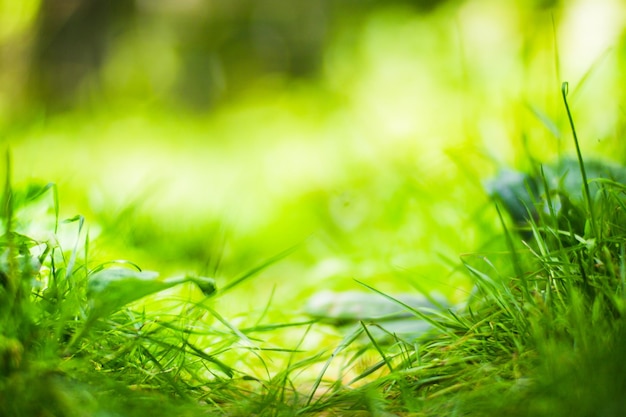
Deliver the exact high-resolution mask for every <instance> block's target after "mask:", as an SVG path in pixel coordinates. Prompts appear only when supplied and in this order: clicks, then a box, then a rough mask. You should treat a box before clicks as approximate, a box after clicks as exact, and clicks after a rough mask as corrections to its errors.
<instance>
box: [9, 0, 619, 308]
mask: <svg viewBox="0 0 626 417" xmlns="http://www.w3.org/2000/svg"><path fill="white" fill-rule="evenodd" d="M625 22H626V6H624V4H623V2H621V1H620V0H571V1H567V2H565V1H559V0H509V1H501V0H465V1H461V0H388V1H384V2H383V1H374V0H361V1H355V0H335V1H329V0H309V1H306V2H292V1H285V0H230V1H219V0H215V1H210V0H209V1H201V0H124V1H116V2H111V1H104V0H55V1H41V0H21V1H11V0H0V132H1V136H0V137H1V138H2V141H3V144H4V147H5V148H7V149H9V150H10V153H11V155H12V159H13V165H14V166H13V172H14V182H15V183H16V184H24V183H26V182H28V181H36V182H41V183H47V182H54V183H56V184H57V185H58V190H59V195H60V208H61V213H62V215H63V216H66V217H70V216H73V215H74V214H76V213H81V214H83V215H85V217H86V220H87V224H88V225H89V230H90V232H89V233H90V238H91V239H95V240H96V244H93V245H91V246H90V251H91V259H92V261H93V262H102V261H104V260H109V259H116V258H124V259H128V260H132V261H134V262H136V263H138V264H139V265H141V266H142V267H143V268H145V269H153V270H159V271H162V272H164V273H165V274H170V273H171V274H174V273H180V272H190V273H200V274H204V275H209V276H215V277H217V278H218V283H219V284H222V285H223V284H224V283H226V282H228V281H229V280H231V279H233V277H235V276H237V275H238V274H241V273H243V272H245V271H246V270H248V269H250V268H252V267H253V266H254V265H256V264H258V263H260V262H263V260H265V259H267V258H270V257H271V256H273V255H275V254H277V253H279V252H281V251H283V250H285V249H286V248H290V247H292V246H294V245H297V250H296V251H295V252H294V253H293V254H291V255H290V256H289V257H288V258H286V259H285V260H283V261H281V262H280V263H278V264H276V265H275V266H273V267H272V268H270V269H268V270H267V271H265V272H264V273H263V274H262V276H260V277H259V278H258V279H256V280H253V281H251V282H249V283H248V284H247V286H243V287H241V288H240V289H239V290H238V291H240V293H239V294H240V295H241V297H238V298H235V300H237V301H236V302H234V303H233V302H229V303H228V304H227V305H226V304H225V305H224V306H222V308H224V309H227V310H231V312H232V313H233V314H235V313H236V312H242V314H243V313H244V312H245V314H250V312H254V311H259V314H264V313H261V311H263V310H264V308H265V305H266V304H267V303H270V299H271V297H272V294H274V295H273V297H274V301H273V303H274V304H273V305H275V306H276V310H277V311H276V312H275V314H277V315H280V314H281V311H297V310H298V309H299V308H300V306H301V302H300V301H301V300H303V299H304V298H305V297H307V296H308V295H310V294H311V293H312V292H314V291H316V290H318V289H333V290H345V289H358V288H359V285H358V284H357V283H355V281H354V279H358V280H361V281H364V282H367V283H368V284H370V285H373V286H375V287H376V288H379V289H380V290H383V291H409V290H410V291H413V290H415V288H420V289H424V290H427V291H429V290H434V289H436V290H437V291H439V292H442V293H444V294H445V295H447V296H448V297H451V298H452V299H454V300H461V299H463V297H465V296H466V295H467V290H468V288H469V283H468V282H467V279H466V277H465V275H464V274H463V273H461V272H459V270H458V268H457V265H458V259H459V256H464V255H463V254H465V253H474V252H480V251H488V250H489V248H490V245H491V244H492V241H493V238H494V236H497V234H498V233H499V231H500V230H501V226H500V225H499V221H498V218H497V215H496V212H495V210H494V208H493V207H492V205H491V203H490V202H489V201H488V199H487V198H486V196H485V194H484V191H483V189H482V185H481V184H482V181H483V180H484V179H485V178H488V177H489V176H492V175H494V174H495V173H496V172H497V171H498V169H500V168H501V167H503V166H510V167H516V168H520V169H524V168H528V166H529V164H530V161H531V160H533V159H534V160H538V161H553V160H555V159H556V158H558V157H559V155H562V154H569V153H571V151H572V149H573V148H572V141H571V133H570V131H569V127H568V124H567V117H566V114H565V112H564V107H563V101H562V97H561V83H562V82H564V81H568V82H569V100H570V105H571V107H572V111H573V113H574V117H575V121H576V124H577V128H578V134H579V137H580V139H581V142H582V146H583V151H584V152H585V153H586V154H587V155H589V156H598V155H599V156H604V157H607V158H611V159H614V160H617V161H620V162H623V160H624V156H625V152H626V148H625V146H624V141H623V136H624V123H623V119H624V117H623V116H624V104H625V101H626V97H625V96H624V89H623V85H624V75H623V74H624V72H623V70H622V69H623V68H624V62H623V61H624V59H625V58H626V51H625V49H624V47H625V37H624V35H625V30H624V28H625ZM38 216H40V215H39V214H38V215H34V216H33V222H32V224H30V225H27V227H32V228H35V227H39V229H41V227H40V226H37V225H38V224H40V223H41V217H38ZM25 227H26V226H25ZM48 230H49V229H48ZM30 232H31V233H34V234H37V233H42V234H43V235H45V230H43V231H42V230H31V231H30ZM298 300H300V301H298Z"/></svg>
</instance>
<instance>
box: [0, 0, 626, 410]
mask: <svg viewBox="0 0 626 417" xmlns="http://www.w3.org/2000/svg"><path fill="white" fill-rule="evenodd" d="M26 3H28V4H31V3H32V4H33V5H34V4H35V3H36V2H25V3H24V4H26ZM139 3H141V2H138V4H139ZM401 3H402V2H398V4H395V3H394V5H391V6H389V7H383V8H374V9H372V10H369V11H367V12H363V14H361V15H359V17H358V18H357V17H354V18H346V17H345V16H343V18H342V19H343V20H341V22H342V23H341V24H338V23H335V26H332V25H331V28H332V30H331V33H332V36H330V37H329V38H327V39H326V42H325V44H324V47H323V53H322V58H321V60H320V62H321V65H320V66H319V69H318V70H317V71H315V72H314V73H313V74H309V75H307V76H306V77H290V76H287V75H285V74H281V73H273V72H268V73H267V74H264V75H263V76H258V77H256V78H251V77H250V76H246V77H248V78H250V81H249V82H248V83H247V84H245V86H244V87H238V88H235V89H234V90H235V91H234V92H232V94H230V95H228V96H226V97H225V98H223V99H222V100H221V101H219V102H218V103H217V104H214V105H213V104H212V105H211V107H210V108H206V109H198V108H196V109H193V110H190V109H189V108H185V107H184V106H182V105H181V104H180V103H179V102H176V101H172V100H171V99H170V98H168V97H169V96H167V94H168V93H167V92H168V91H170V90H169V89H173V86H174V85H175V83H174V81H172V80H174V79H175V75H173V74H177V71H181V72H182V70H181V69H180V68H183V58H180V60H181V62H178V61H177V60H176V58H175V57H176V56H177V55H176V54H177V53H181V52H180V50H179V49H177V48H180V45H176V44H175V43H174V42H173V41H172V37H174V36H175V35H174V34H175V33H177V32H176V31H174V29H172V27H174V28H175V26H172V27H169V26H168V24H171V21H170V18H169V17H167V18H165V17H163V16H164V15H158V13H156V12H154V10H156V9H154V10H153V9H150V10H149V11H145V10H144V11H143V12H142V13H144V14H142V15H141V16H142V17H143V18H144V19H148V18H149V19H148V20H149V21H150V22H151V23H150V25H147V26H145V27H144V29H145V31H146V32H145V33H144V32H142V31H137V32H132V33H131V34H130V35H127V36H128V38H123V40H120V41H118V42H117V43H116V44H115V45H116V46H115V48H112V49H111V51H110V52H109V53H108V55H107V56H106V60H104V61H103V64H102V67H101V68H99V71H98V73H97V76H95V75H94V76H93V78H88V79H85V80H83V82H82V83H81V85H80V88H79V89H78V90H77V93H76V94H77V97H78V98H75V100H76V103H77V104H76V105H75V106H72V107H71V108H65V109H63V110H58V109H54V108H47V107H45V106H44V105H43V104H41V102H37V101H36V100H34V99H29V98H28V97H29V96H28V95H27V94H26V93H25V92H21V93H20V95H16V96H15V97H18V96H19V97H22V99H23V102H20V101H19V100H17V99H16V98H15V97H12V96H11V94H17V93H15V92H13V93H11V92H9V93H6V94H4V95H2V97H1V98H0V107H2V108H3V109H5V110H6V111H5V112H4V113H5V115H4V116H2V117H3V118H2V119H1V120H0V126H1V127H2V129H3V135H4V143H5V144H6V146H5V148H6V158H5V159H3V162H4V163H3V164H2V167H3V172H4V173H5V175H4V178H5V181H4V182H3V184H4V186H3V192H2V196H3V197H2V202H3V203H2V211H1V212H0V218H1V224H2V229H3V236H2V239H1V240H0V244H1V246H2V255H1V256H0V323H1V325H0V329H1V330H0V332H1V333H0V414H1V415H7V416H75V415H81V416H82V415H84V416H135V415H137V416H139V415H145V414H146V413H147V412H149V413H151V414H153V415H171V414H175V415H183V416H184V415H190V416H191V415H194V416H197V415H228V416H231V415H232V416H238V415H241V416H249V415H258V416H291V415H321V416H331V415H338V416H339V415H348V416H365V415H373V416H393V415H396V416H441V415H450V416H457V415H459V416H460V415H471V416H500V415H511V416H517V415H519V416H523V415H533V416H535V415H537V416H561V415H563V416H565V415H567V416H568V417H570V416H589V415H619V413H620V411H621V410H622V409H623V408H624V405H625V404H624V400H623V395H622V394H623V386H624V383H625V382H626V379H625V378H624V376H623V375H624V372H622V367H623V365H622V362H623V361H621V360H620V353H621V352H622V351H623V348H624V347H626V332H625V331H626V329H625V328H624V324H623V321H624V318H623V314H622V313H624V308H625V305H624V293H623V291H624V285H626V284H625V283H626V264H624V253H625V249H624V248H625V246H624V245H625V244H626V230H625V229H624V214H623V213H624V210H625V209H626V206H625V205H624V202H625V198H624V192H625V190H626V185H624V184H626V173H625V171H626V169H624V168H623V167H622V164H623V161H624V158H623V155H624V152H625V151H626V149H625V148H624V145H623V144H622V143H623V142H622V141H621V140H620V138H621V136H622V134H623V132H624V123H623V121H622V119H623V114H622V113H623V110H622V107H623V105H624V104H623V98H622V95H621V94H620V91H621V88H620V87H621V85H622V84H623V77H622V71H621V68H622V65H623V42H624V41H623V33H622V32H623V29H622V27H623V22H622V21H623V19H622V18H621V16H622V15H623V14H624V8H623V7H621V6H619V5H617V4H614V3H612V2H609V1H597V2H586V1H579V2H575V3H573V4H571V5H561V4H557V3H558V2H556V3H555V4H552V5H547V4H546V5H539V4H534V3H535V2H528V1H521V0H520V1H515V2H510V4H506V5H505V4H503V3H501V2H496V1H466V2H456V1H448V2H442V4H441V5H439V6H437V7H435V8H434V9H432V10H428V11H425V10H415V9H414V8H412V7H410V6H408V5H407V4H401ZM530 3H533V4H530ZM190 4H191V3H190ZM2 7H9V6H6V5H3V6H2ZM33 7H35V9H34V10H36V6H33ZM142 7H143V6H142ZM155 7H156V6H155ZM159 7H161V6H159ZM162 7H165V6H162ZM172 7H173V6H172ZM190 7H191V6H190ZM7 10H8V9H7ZM146 10H148V9H146ZM164 10H165V9H164ZM181 10H182V9H180V10H179V9H176V10H175V9H171V10H170V11H171V12H172V13H174V15H175V16H177V17H176V19H183V17H184V18H185V19H191V18H190V17H189V16H191V15H185V14H183V13H186V12H183V11H181ZM13 12H15V13H17V12H16V11H15V10H13ZM20 13H22V15H19V14H16V15H15V16H16V20H15V22H16V26H15V27H13V29H11V30H14V31H15V32H14V33H13V34H11V33H9V32H7V33H9V34H8V35H7V34H6V33H4V34H0V36H3V38H2V39H3V42H5V43H6V44H10V43H9V41H8V40H7V39H9V40H10V39H11V36H17V35H16V34H18V33H21V32H19V31H20V30H22V31H24V33H28V31H27V29H24V28H27V27H28V24H27V23H24V22H28V19H27V18H24V19H25V20H24V21H23V22H22V23H20V25H21V26H20V25H18V24H17V22H18V21H19V20H18V19H17V16H18V15H19V16H24V15H27V14H28V13H33V12H32V11H31V12H29V11H28V10H27V8H26V7H25V6H24V9H23V10H21V12H20ZM150 13H156V14H154V15H152V14H150ZM259 13H260V12H259ZM155 16H156V17H155ZM159 16H160V17H159ZM181 16H182V17H181ZM150 19H152V20H150ZM171 19H174V18H171ZM174 20H175V19H174ZM192 21H193V19H192ZM168 22H169V23H168ZM148 28H149V29H148ZM7 31H9V29H7ZM170 31H171V32H170ZM155 33H158V34H160V35H159V36H158V37H155ZM255 33H256V32H255ZM259 33H260V32H259ZM591 34H592V35H591ZM131 35H132V36H131ZM157 51H158V53H157ZM152 53H154V54H155V55H150V54H152ZM181 54H182V53H181ZM181 56H183V55H181ZM152 59H153V60H154V63H155V65H146V60H152ZM157 64H158V65H157ZM249 65H251V66H252V65H254V62H253V61H251V62H250V63H249ZM245 66H246V65H245V64H244V65H242V68H245ZM237 68H239V67H237ZM242 71H243V70H242ZM3 74H4V78H3V80H4V81H2V82H3V83H7V82H8V81H6V80H9V81H11V82H16V80H18V78H16V75H15V73H13V72H11V71H10V70H8V69H7V70H5V71H4V72H3ZM237 74H240V73H238V72H237V73H236V74H235V75H233V77H235V76H237ZM239 76H241V75H239ZM242 77H243V76H242ZM248 78H246V79H248ZM7 85H8V84H7ZM200 87H201V86H198V87H197V88H200ZM7 91H8V90H7ZM11 91H13V90H11ZM185 91H186V90H185ZM190 94H191V93H190ZM24 97H26V98H24ZM12 100H14V101H12ZM216 100H217V99H216ZM13 102H14V103H16V105H15V106H14V107H15V108H13V107H12V106H11V103H13ZM20 103H21V104H20ZM18 104H19V106H18ZM20 106H21V107H20ZM314 301H315V302H314Z"/></svg>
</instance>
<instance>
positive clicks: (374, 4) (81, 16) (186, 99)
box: [26, 0, 453, 111]
mask: <svg viewBox="0 0 626 417" xmlns="http://www.w3.org/2000/svg"><path fill="white" fill-rule="evenodd" d="M449 1H453V0H390V1H386V2H379V1H374V0H363V1H356V0H339V1H330V0H311V1H307V2H289V1H284V0H232V1H223V2H219V1H218V2H203V1H198V0H126V1H117V2H110V1H105V0H56V1H43V2H41V5H40V9H39V15H38V18H37V20H36V22H35V25H34V29H33V30H34V35H35V36H34V42H33V45H32V52H31V58H30V65H29V70H28V72H29V77H28V79H29V82H28V86H27V89H26V90H27V91H28V93H29V94H28V96H29V97H30V100H31V101H32V100H34V101H35V102H39V103H42V104H43V105H44V106H45V108H46V109H48V110H52V111H56V110H63V109H68V108H71V107H74V106H76V105H80V104H81V103H82V102H83V100H82V99H83V98H84V96H90V95H91V94H92V93H94V92H95V97H96V99H97V98H98V93H99V92H101V91H98V90H99V89H100V88H106V86H103V85H101V84H99V76H100V74H101V69H102V67H103V65H105V63H106V62H107V59H108V58H110V56H111V53H112V52H113V51H112V50H113V49H114V48H115V47H119V45H122V44H124V42H137V39H138V37H139V38H141V37H142V36H143V37H148V36H150V34H152V35H154V33H155V32H154V30H162V31H166V32H169V33H171V34H172V36H170V37H169V38H168V42H170V45H169V46H170V47H173V48H174V50H175V51H176V58H177V60H178V62H177V66H176V74H175V82H174V83H173V84H172V85H171V86H169V85H168V86H167V89H168V93H167V94H165V96H160V97H159V99H160V100H166V101H170V100H171V101H172V102H176V103H182V104H183V105H184V106H185V107H187V108H194V109H199V110H203V109H207V108H210V107H211V106H212V105H214V104H215V103H216V102H217V101H218V100H220V99H221V98H222V97H224V96H228V95H231V94H236V93H237V92H238V91H241V90H244V89H246V88H247V87H248V86H250V84H254V83H256V82H258V81H262V80H265V79H268V78H269V79H277V78H278V79H280V78H287V79H288V78H293V77H307V76H311V75H314V74H315V73H316V72H317V71H318V70H319V68H320V66H321V63H322V55H323V51H324V48H325V46H326V43H327V42H328V41H329V39H330V38H331V37H332V34H333V33H334V32H335V31H336V30H338V29H339V28H343V26H344V25H346V24H348V25H353V24H358V22H359V20H360V19H361V18H363V16H366V15H368V14H369V13H372V12H375V11H376V10H378V9H380V8H387V7H398V6H402V7H405V8H406V10H407V13H412V12H418V13H425V12H429V11H432V10H433V9H435V8H436V7H437V6H439V5H440V4H442V3H444V2H449ZM146 28H148V29H147V30H146ZM155 28H156V29H155ZM147 41H149V39H143V40H142V42H143V44H144V45H145V44H146V42H147ZM142 58H144V59H145V57H131V59H137V60H139V59H142ZM150 59H151V60H153V62H150V65H153V66H156V67H158V66H159V64H160V61H159V60H160V56H158V54H157V55H156V56H151V57H150ZM135 64H137V63H136V62H132V61H129V62H127V63H125V65H129V66H133V65H135ZM147 77H148V75H146V77H145V78H147ZM159 91H161V90H159ZM119 93H120V91H119V90H116V94H119ZM143 93H146V94H149V93H150V92H146V91H143V90H142V94H143ZM169 104H171V103H169Z"/></svg>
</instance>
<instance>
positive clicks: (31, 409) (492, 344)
mask: <svg viewBox="0 0 626 417" xmlns="http://www.w3.org/2000/svg"><path fill="white" fill-rule="evenodd" d="M563 98H564V100H565V106H566V109H567V114H568V115H570V123H571V128H572V132H573V134H574V135H573V136H574V145H575V146H574V148H575V149H576V151H577V152H576V157H577V158H576V159H575V160H574V162H572V163H570V164H569V165H564V166H566V167H568V169H564V170H561V171H554V172H552V171H550V173H549V174H548V172H549V170H548V167H545V168H544V167H542V166H536V167H535V168H536V169H535V170H534V172H535V173H536V176H535V177H534V178H535V181H538V184H539V185H538V187H539V190H543V192H542V193H541V192H537V194H536V195H535V194H530V200H529V199H528V198H525V199H522V202H523V203H524V204H526V206H525V209H526V210H527V213H528V217H527V218H528V220H527V221H526V222H523V224H520V223H519V222H518V224H512V223H511V222H510V221H509V219H508V213H507V212H506V210H505V207H506V204H500V205H499V206H498V207H499V209H498V210H496V211H493V214H494V221H499V222H500V223H501V227H502V232H501V235H500V237H499V239H498V240H497V242H492V243H491V244H490V245H489V246H488V247H486V248H485V250H484V251H481V252H477V253H475V254H468V255H464V256H463V257H462V262H461V264H457V265H458V267H460V268H461V269H463V270H464V271H465V273H466V274H467V275H468V277H469V278H471V280H472V281H473V283H474V289H473V292H472V295H471V296H470V297H469V298H468V299H467V300H466V302H465V303H463V304H462V305H460V306H458V307H454V308H450V309H449V310H445V309H442V310H441V311H438V312H435V313H434V314H432V315H431V314H424V312H423V311H421V310H416V309H412V308H410V307H409V306H405V307H406V308H407V311H408V312H411V313H413V314H414V315H415V316H416V318H415V320H418V319H419V320H425V321H427V322H429V323H430V324H431V330H430V331H428V332H426V333H424V334H423V335H422V336H421V337H418V338H417V339H414V340H410V339H409V340H406V339H402V338H400V337H398V336H396V335H394V334H393V333H389V335H388V336H389V338H387V339H386V341H385V342H383V341H382V340H383V339H380V338H378V337H377V336H376V334H378V333H376V332H378V331H380V330H382V331H383V332H384V331H385V323H384V322H380V323H376V322H369V321H364V322H360V323H359V324H357V325H356V326H355V327H352V330H349V331H345V332H344V333H343V334H341V335H338V336H339V337H340V338H339V339H337V338H336V339H335V340H336V342H335V344H334V345H330V344H329V343H328V341H329V339H324V340H325V341H324V342H322V343H320V344H319V345H317V346H315V344H314V345H313V346H314V347H313V348H311V344H310V340H311V338H313V339H315V338H319V337H320V335H323V334H324V332H330V333H336V331H334V330H331V329H330V328H328V327H327V326H326V325H324V324H321V323H316V322H315V321H313V320H310V319H307V318H306V317H304V316H302V315H300V314H298V313H297V312H292V313H289V312H283V314H282V316H279V315H278V313H277V312H276V311H275V309H274V305H275V303H276V302H275V301H274V299H273V298H271V297H269V298H268V299H266V300H256V301H257V309H256V310H252V311H249V312H248V313H246V314H234V315H230V313H229V314H225V313H223V312H222V309H221V307H222V306H224V305H225V304H227V303H228V300H236V299H238V298H236V297H232V298H229V297H231V295H232V294H231V293H232V292H233V291H238V289H239V288H240V287H242V286H244V287H245V284H246V283H247V282H249V281H250V280H255V279H260V278H259V277H257V275H259V274H260V273H262V272H263V271H264V270H266V269H267V268H278V270H280V266H281V264H283V263H287V264H288V261H289V259H290V257H291V256H294V254H297V252H294V250H296V251H297V250H298V248H299V247H300V246H295V247H294V248H292V249H289V250H287V251H286V252H283V253H278V254H277V255H275V256H270V257H268V258H267V259H266V260H264V261H263V260H260V261H258V262H256V264H255V265H252V266H250V267H248V268H247V269H245V270H243V271H241V272H240V273H239V274H237V275H235V274H233V276H232V277H231V278H230V279H228V280H223V279H219V278H217V279H215V280H214V279H212V278H205V277H202V276H198V275H194V274H185V275H181V276H174V277H165V278H164V277H160V275H159V274H158V273H156V272H149V271H142V270H141V268H140V267H139V266H138V265H136V264H134V263H131V262H128V261H112V262H100V261H94V260H92V259H91V256H90V251H91V250H92V244H93V243H92V241H91V239H90V237H89V233H88V229H87V227H86V225H85V224H86V223H85V219H84V218H83V217H82V216H74V217H71V218H69V219H67V220H63V219H62V218H61V217H60V211H61V210H60V207H59V204H60V202H59V201H60V200H61V199H60V198H59V196H58V190H57V188H56V186H54V185H50V184H48V185H30V186H27V187H23V188H14V186H13V185H12V180H11V167H10V163H9V162H10V161H8V162H7V175H6V184H5V189H4V193H3V204H2V207H3V212H2V225H3V228H4V234H3V239H2V242H1V243H2V251H3V255H2V275H1V278H2V281H1V284H2V285H1V288H0V298H1V299H0V301H1V303H0V306H1V307H0V321H1V328H2V334H1V338H0V373H1V376H2V378H1V379H0V404H1V405H0V413H1V414H2V415H7V416H28V415H45V416H48V415H50V416H72V415H86V416H97V415H124V416H126V415H129V416H132V415H143V413H145V410H147V409H150V410H151V413H153V414H155V415H169V414H172V413H175V414H177V415H234V416H237V415H241V416H244V415H259V416H292V415H381V416H385V415H423V416H435V415H451V416H454V415H459V416H460V415H476V416H496V415H512V416H516V415H519V416H522V415H533V416H561V415H562V416H588V415H615V414H616V413H618V412H619V410H621V409H623V407H624V405H626V404H624V400H623V396H622V391H623V388H624V384H625V382H626V379H625V378H624V376H623V375H624V372H623V369H622V368H623V365H622V362H623V361H621V359H620V352H621V351H622V350H623V349H624V347H626V327H625V326H624V318H623V315H624V308H625V303H624V300H625V298H624V297H625V294H624V288H625V286H626V264H625V263H624V262H625V260H624V256H625V252H626V249H625V246H624V245H625V244H626V230H625V228H624V210H625V209H626V205H625V201H626V199H624V192H626V186H624V184H623V183H622V182H620V181H618V180H619V178H615V177H614V176H613V177H612V176H611V175H606V176H601V173H600V174H598V172H596V171H597V166H598V165H597V164H598V163H597V162H594V161H591V162H589V161H587V162H585V160H584V158H583V153H582V152H581V151H580V147H579V143H578V140H577V136H576V130H575V127H574V123H573V120H572V119H571V113H570V111H569V107H568V102H567V89H566V85H564V87H563ZM600 166H602V165H600ZM620 169H621V168H617V167H613V168H611V169H610V170H608V171H606V172H609V173H610V172H613V173H619V172H621V171H620ZM590 172H592V173H593V172H595V174H593V175H591V174H590ZM599 175H600V176H599ZM572 184H573V185H572ZM522 188H523V189H522ZM531 188H533V187H531V186H530V184H529V183H528V182H526V183H525V184H524V185H522V186H521V188H519V189H518V192H531V191H532V190H531ZM546 190H547V191H546ZM533 192H535V191H533ZM529 201H530V203H529ZM501 203H504V202H503V201H501ZM519 204H522V203H521V202H520V203H519ZM37 223H40V224H41V225H42V226H43V227H46V226H47V227H48V228H49V230H48V233H47V234H45V233H44V234H41V233H40V236H46V237H45V238H41V237H39V238H33V237H29V236H28V233H29V232H30V231H32V230H33V227H34V226H35V225H36V224H37ZM35 229H36V228H35ZM118 230H119V229H118ZM66 245H68V246H66ZM213 270H214V271H215V272H219V271H220V269H219V267H218V266H216V267H215V268H214V269H213ZM288 270H289V268H287V271H288ZM362 288H363V291H370V292H371V291H373V292H374V293H378V294H379V295H380V296H381V297H383V298H387V299H389V300H390V301H391V302H397V303H399V304H401V302H400V301H397V300H396V299H395V298H394V297H393V295H391V294H387V291H386V290H384V289H383V290H382V291H381V290H379V289H378V288H377V286H376V285H370V284H367V283H363V284H362ZM259 301H261V303H260V304H259V303H258V302H259ZM220 302H222V303H224V304H220ZM401 305H402V304H401ZM224 311H226V312H229V311H231V310H230V309H228V308H224Z"/></svg>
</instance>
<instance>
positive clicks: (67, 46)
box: [29, 0, 136, 110]
mask: <svg viewBox="0 0 626 417" xmlns="http://www.w3.org/2000/svg"><path fill="white" fill-rule="evenodd" d="M135 13H136V7H135V5H134V3H133V2H132V1H118V2H110V1H106V0H56V1H43V2H42V3H41V6H40V9H39V16H38V19H37V21H36V24H35V43H34V45H33V53H32V60H31V67H30V85H29V87H30V88H29V90H30V95H31V96H34V97H35V98H36V99H39V100H38V101H42V102H43V103H45V106H46V107H48V108H50V109H52V110H55V109H63V108H67V107H71V106H72V105H73V104H74V101H75V98H76V94H77V93H79V92H80V87H81V84H82V83H83V82H85V81H86V80H87V79H89V76H90V75H92V74H93V73H95V72H97V71H98V69H99V68H100V67H101V65H102V62H103V60H104V59H105V57H106V52H107V47H108V45H109V43H110V38H111V37H113V36H115V35H117V34H119V31H121V30H122V28H123V27H124V26H126V25H127V24H128V22H129V21H131V20H132V18H133V17H134V15H135Z"/></svg>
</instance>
